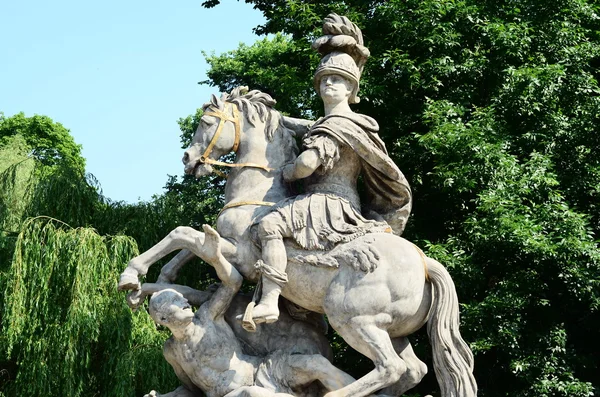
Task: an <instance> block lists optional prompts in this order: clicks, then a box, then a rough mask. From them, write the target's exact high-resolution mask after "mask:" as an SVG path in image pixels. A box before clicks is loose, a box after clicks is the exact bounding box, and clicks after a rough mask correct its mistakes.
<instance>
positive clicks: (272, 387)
mask: <svg viewBox="0 0 600 397" xmlns="http://www.w3.org/2000/svg"><path fill="white" fill-rule="evenodd" d="M204 231H205V235H206V238H205V242H204V245H206V246H207V248H208V250H207V251H206V252H207V256H209V257H210V259H211V263H212V264H213V265H214V266H215V269H216V271H217V275H218V276H219V278H220V279H221V282H222V284H221V285H220V286H219V287H218V289H217V290H216V291H215V292H214V293H213V294H206V293H204V294H203V293H202V292H200V291H195V290H193V289H191V288H189V287H185V286H179V285H169V284H144V286H142V291H143V294H145V295H147V294H150V293H153V295H152V298H151V299H150V306H149V310H150V315H151V316H152V319H153V320H154V321H155V322H156V323H157V324H160V325H164V326H166V327H168V328H169V330H170V331H171V332H172V334H173V336H172V337H171V338H170V339H169V340H167V342H166V343H165V346H164V350H163V353H164V356H165V358H166V359H167V361H168V362H169V363H170V364H171V366H172V367H173V369H174V370H175V373H176V374H177V377H178V378H179V379H180V380H181V382H182V383H183V385H184V386H183V387H180V388H178V389H176V390H175V391H173V392H171V393H167V394H159V393H157V392H155V391H152V392H150V393H149V394H148V395H150V396H152V395H154V396H165V397H175V396H180V397H184V396H198V395H200V394H198V393H197V392H198V391H203V392H204V393H206V395H208V396H227V397H234V396H249V397H250V396H256V397H263V396H264V397H266V396H273V397H275V396H277V397H292V396H295V395H312V396H316V395H319V392H321V394H322V392H323V391H322V390H321V389H320V388H318V387H314V386H318V385H313V383H315V381H319V382H320V384H321V385H322V386H323V387H324V389H325V391H331V390H337V389H339V388H341V387H343V386H345V385H348V384H350V383H352V382H353V381H354V379H353V378H352V377H351V376H349V375H348V374H346V373H344V372H343V371H341V370H339V369H337V368H336V367H334V366H333V365H332V364H331V362H330V361H329V360H328V359H327V358H326V356H330V349H329V346H328V344H327V340H326V338H325V337H324V335H322V334H319V332H318V331H317V330H316V329H315V328H314V327H311V326H310V325H309V324H307V323H303V322H296V321H293V320H291V319H285V320H283V323H282V324H281V326H278V327H270V328H265V329H263V330H261V332H263V334H262V335H256V334H249V333H247V332H245V331H244V330H243V329H242V328H241V327H239V326H237V327H236V325H235V324H237V321H236V320H235V319H234V318H232V317H233V316H232V315H230V316H227V314H226V313H227V311H228V309H229V307H230V304H231V303H232V301H233V300H234V298H236V297H237V293H238V291H239V289H240V287H241V285H242V280H243V279H242V276H241V275H240V274H239V273H238V272H237V270H235V268H234V267H233V266H231V264H230V263H229V262H228V261H227V260H226V259H225V258H224V257H223V255H222V254H221V253H220V242H219V236H218V234H217V233H216V231H214V230H213V229H212V228H210V227H209V226H205V227H204ZM190 302H192V303H195V304H198V305H199V306H200V307H199V309H198V310H197V311H196V313H195V314H194V313H193V312H192V310H191V306H190ZM245 302H246V301H245ZM239 308H240V307H239V305H238V309H239ZM227 317H229V320H230V321H229V322H228V321H227ZM230 323H233V324H234V325H233V326H231V325H230ZM236 330H237V333H236ZM231 368H234V369H235V370H231ZM311 385H313V387H312V388H311ZM298 390H300V392H298Z"/></svg>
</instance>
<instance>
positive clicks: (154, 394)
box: [144, 390, 160, 397]
mask: <svg viewBox="0 0 600 397" xmlns="http://www.w3.org/2000/svg"><path fill="white" fill-rule="evenodd" d="M144 397H160V393H159V392H157V391H156V390H152V391H151V392H150V393H148V394H144Z"/></svg>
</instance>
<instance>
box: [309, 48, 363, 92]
mask: <svg viewBox="0 0 600 397" xmlns="http://www.w3.org/2000/svg"><path fill="white" fill-rule="evenodd" d="M327 74H336V75H340V76H343V77H345V78H346V79H348V80H350V81H351V82H352V83H353V89H352V93H351V94H350V98H348V103H358V102H359V101H360V98H359V97H358V95H357V94H358V89H359V81H360V70H359V68H358V66H357V65H356V62H355V61H354V59H353V58H352V57H351V56H350V55H348V54H346V53H345V52H337V51H336V52H331V53H329V54H327V55H325V56H324V57H323V59H321V63H320V64H319V67H318V68H317V71H316V72H315V77H314V78H313V83H314V86H315V89H316V90H317V92H319V86H320V84H321V77H323V76H324V75H327Z"/></svg>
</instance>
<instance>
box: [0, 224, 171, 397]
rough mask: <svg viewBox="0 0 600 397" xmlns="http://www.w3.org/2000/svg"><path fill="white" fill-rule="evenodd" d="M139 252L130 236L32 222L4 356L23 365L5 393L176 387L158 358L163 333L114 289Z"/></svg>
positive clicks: (19, 254)
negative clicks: (130, 307) (123, 268)
mask: <svg viewBox="0 0 600 397" xmlns="http://www.w3.org/2000/svg"><path fill="white" fill-rule="evenodd" d="M136 254H137V246H136V244H135V242H134V241H133V240H132V239H131V238H129V237H112V238H105V237H101V236H99V235H98V234H97V233H96V232H95V231H94V230H92V229H88V228H78V229H72V228H70V227H68V226H66V225H64V224H62V223H61V222H58V221H54V220H51V219H48V218H34V219H31V220H29V221H27V222H26V224H25V225H24V226H23V228H22V231H21V233H20V234H19V238H18V240H17V243H16V248H15V253H14V259H13V262H12V267H11V269H10V272H9V275H8V281H7V283H6V286H7V287H6V294H5V299H4V310H3V311H4V313H6V314H5V316H4V323H3V332H2V338H3V340H4V341H5V343H3V346H2V350H3V355H4V354H6V357H8V358H9V359H12V360H14V362H16V366H17V367H18V372H17V373H16V377H15V378H14V381H12V382H11V383H9V384H8V385H7V387H6V388H5V392H6V393H7V395H28V396H42V395H67V396H73V397H76V396H87V395H98V393H99V395H106V396H135V395H140V394H141V393H142V392H147V391H148V390H146V389H142V387H143V388H148V387H156V388H162V387H169V386H172V385H175V384H176V380H175V379H174V376H173V373H172V370H171V368H170V367H169V366H168V364H166V363H164V362H163V361H162V360H160V359H159V357H156V356H157V354H156V352H160V351H161V346H162V343H163V342H164V339H165V334H161V333H159V332H158V331H156V329H155V327H154V326H153V324H152V322H151V321H150V320H149V319H148V316H147V315H144V314H137V315H132V314H131V313H130V311H129V309H128V307H127V306H126V305H125V302H124V299H123V297H122V296H121V294H119V293H117V291H116V287H115V282H116V280H117V279H118V275H119V273H120V271H121V270H122V267H123V263H125V262H126V261H128V259H129V258H131V257H132V256H134V255H136ZM158 355H160V354H158ZM153 356H154V357H153ZM160 358H162V357H160ZM150 374H151V375H150ZM141 386H142V387H141Z"/></svg>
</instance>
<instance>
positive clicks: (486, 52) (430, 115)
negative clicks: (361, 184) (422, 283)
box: [204, 0, 600, 397]
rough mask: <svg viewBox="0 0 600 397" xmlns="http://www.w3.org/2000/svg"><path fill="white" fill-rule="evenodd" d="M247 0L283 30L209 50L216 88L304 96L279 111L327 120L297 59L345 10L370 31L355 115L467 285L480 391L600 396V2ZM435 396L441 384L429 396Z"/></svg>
mask: <svg viewBox="0 0 600 397" xmlns="http://www.w3.org/2000/svg"><path fill="white" fill-rule="evenodd" d="M247 2H248V3H251V4H253V5H254V6H255V8H257V9H259V10H260V11H262V12H263V14H264V16H265V17H266V19H267V21H266V23H265V24H264V25H262V26H258V27H257V28H256V32H258V33H261V34H279V33H282V34H283V36H275V37H273V38H267V39H265V40H263V41H261V42H258V43H256V44H255V45H254V46H252V47H246V46H242V47H240V48H238V49H237V50H236V51H232V52H229V53H226V54H224V55H221V56H211V57H208V58H207V60H208V62H209V64H210V66H211V71H210V72H209V76H210V78H211V79H212V81H211V83H212V84H214V85H216V86H218V87H219V88H221V89H229V88H231V87H232V86H233V85H235V84H238V83H243V84H245V85H249V86H250V87H252V88H254V87H260V88H261V89H263V90H265V91H267V92H269V93H272V94H274V95H275V98H276V99H280V98H287V97H289V96H287V95H286V92H290V93H292V95H291V97H292V98H293V100H292V102H288V101H285V100H280V102H279V104H278V107H279V109H280V110H282V111H284V112H287V113H289V114H291V115H295V116H304V117H306V116H311V115H313V116H316V115H319V114H320V111H321V110H320V109H319V107H320V105H319V106H317V105H316V103H315V102H314V101H312V100H311V99H309V98H312V97H311V94H308V93H307V91H306V89H308V90H310V87H311V86H312V83H311V78H310V74H308V75H307V69H306V65H305V64H304V65H303V67H302V68H296V65H298V64H299V63H298V56H303V55H304V54H306V53H307V52H308V51H309V40H310V38H313V37H316V36H317V35H318V34H319V31H320V24H321V21H322V19H323V18H324V17H325V16H326V15H327V14H328V13H330V12H336V13H338V14H341V15H347V16H348V17H349V18H350V19H352V20H353V21H354V22H356V23H357V24H358V25H359V26H360V27H361V28H363V34H364V36H365V40H366V44H367V46H368V47H369V48H370V50H371V54H372V57H371V59H370V60H369V61H368V62H367V66H366V68H365V71H364V74H363V76H362V82H361V98H362V101H361V103H360V104H358V105H357V106H356V111H358V112H360V113H364V114H368V115H370V116H373V117H374V118H375V119H376V120H378V121H379V122H380V127H381V132H380V135H381V136H382V137H383V139H384V140H385V141H386V144H387V146H388V148H389V149H390V150H391V152H392V154H393V156H394V158H395V161H396V162H397V164H398V165H399V166H400V168H401V169H402V170H403V171H404V172H405V174H406V175H407V177H408V179H409V181H410V182H411V185H412V187H413V193H414V197H415V207H414V209H413V216H412V218H411V221H410V222H409V227H408V229H407V230H406V232H405V234H404V235H405V237H407V238H409V239H411V240H413V241H415V242H417V243H418V244H420V245H421V246H424V247H425V248H426V252H427V253H428V255H430V256H432V257H434V258H436V259H438V260H440V261H441V262H442V263H444V264H445V265H446V266H447V267H448V268H449V270H450V271H451V273H452V275H453V277H454V279H455V281H456V283H457V288H458V292H459V298H460V299H461V302H463V306H462V316H463V334H464V337H465V339H466V340H468V341H470V342H471V347H472V348H473V350H474V352H475V355H476V360H475V363H476V367H475V371H476V377H477V379H478V383H479V385H480V389H481V393H480V395H482V396H505V395H509V394H510V395H521V396H536V397H537V396H589V395H593V393H594V390H598V387H600V382H599V381H598V379H597V376H596V375H595V374H597V372H598V370H599V363H598V360H597V357H598V355H599V354H600V344H599V343H598V341H597V339H596V338H595V334H596V333H597V332H596V330H597V329H598V326H599V325H600V314H599V312H598V308H599V303H600V288H599V282H600V268H599V265H600V261H599V259H600V256H599V255H600V250H599V248H598V242H597V240H596V237H595V236H597V235H598V232H599V231H600V230H599V229H600V212H599V211H598V205H599V204H600V197H599V195H598V191H599V187H600V158H599V157H598V156H597V153H599V152H600V138H599V136H598V133H597V131H598V127H599V125H600V95H599V94H600V88H599V86H598V77H599V76H600V69H599V67H600V36H599V35H598V32H599V31H600V19H599V17H598V14H599V11H600V10H599V6H598V5H597V4H596V2H592V1H587V0H560V1H555V2H546V1H542V0H510V1H508V0H501V1H481V0H480V1H473V0H428V1H416V0H408V1H406V0H391V1H385V2H382V1H356V0H353V1H343V2H342V1H311V2H306V1H297V0H285V1H284V0H276V1H268V2H267V1H263V0H247ZM218 3H219V2H218V1H216V0H213V1H207V2H205V3H204V5H205V6H208V7H211V6H216V5H217V4H218ZM262 47H264V48H265V51H264V52H263V51H261V48H262ZM274 49H276V50H275V51H274ZM264 54H266V55H269V54H274V58H273V59H276V60H277V63H275V62H274V61H273V60H271V59H268V58H267V59H266V58H265V56H264ZM305 59H309V58H308V57H306V58H305ZM311 62H312V63H311V67H312V68H315V67H316V65H317V63H316V61H315V60H314V58H313V59H311ZM273 65H277V67H276V68H275V69H274V71H271V70H272V67H273ZM270 68H271V69H270ZM281 70H285V71H286V72H287V74H285V75H286V76H287V79H279V76H278V74H277V73H278V71H281ZM302 84H304V87H305V88H304V89H303V88H302V87H303V86H302ZM298 93H302V94H298ZM296 98H298V99H296ZM294 101H298V102H296V103H294ZM422 339H423V335H418V336H417V340H418V341H421V340H422ZM417 345H418V346H417V347H416V349H417V351H419V352H420V355H421V356H423V355H424V354H425V355H426V350H425V347H424V344H422V343H418V344H417ZM347 365H348V367H347V368H345V369H347V370H349V371H350V372H353V373H354V374H357V373H359V372H361V371H362V368H360V364H358V365H357V364H355V363H347ZM362 373H364V371H362ZM436 388H437V387H436V386H435V384H434V383H433V380H432V377H431V376H428V378H426V380H425V382H424V383H423V384H422V385H421V386H420V387H418V388H417V391H418V392H422V393H426V392H431V391H432V390H435V389H436Z"/></svg>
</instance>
